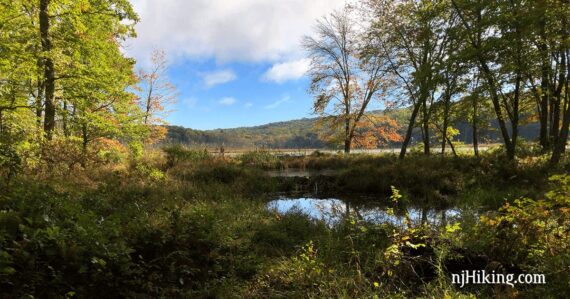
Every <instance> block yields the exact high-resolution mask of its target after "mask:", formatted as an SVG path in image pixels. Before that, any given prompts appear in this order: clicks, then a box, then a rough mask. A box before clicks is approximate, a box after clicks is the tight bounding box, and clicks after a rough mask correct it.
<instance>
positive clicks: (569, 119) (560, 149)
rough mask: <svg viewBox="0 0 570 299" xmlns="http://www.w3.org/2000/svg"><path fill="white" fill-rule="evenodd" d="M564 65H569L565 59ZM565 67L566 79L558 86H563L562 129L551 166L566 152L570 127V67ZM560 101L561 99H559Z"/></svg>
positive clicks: (565, 53) (564, 53)
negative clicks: (569, 89)
mask: <svg viewBox="0 0 570 299" xmlns="http://www.w3.org/2000/svg"><path fill="white" fill-rule="evenodd" d="M567 52H568V51H563V52H562V55H568V53H567ZM565 63H567V64H568V65H570V61H567V60H566V59H565ZM568 65H565V71H566V72H568V74H566V77H565V78H564V83H562V82H560V84H561V85H562V84H563V85H564V105H563V106H562V108H563V110H562V111H563V112H564V116H563V117H562V128H560V135H559V136H558V138H557V142H556V143H555V145H554V150H553V151H552V157H551V158H550V163H551V164H553V165H554V164H558V162H560V159H561V158H562V155H563V154H564V152H565V151H566V142H567V140H568V130H569V127H570V96H569V91H568V87H569V86H568V79H569V77H570V66H568ZM560 99H562V98H560Z"/></svg>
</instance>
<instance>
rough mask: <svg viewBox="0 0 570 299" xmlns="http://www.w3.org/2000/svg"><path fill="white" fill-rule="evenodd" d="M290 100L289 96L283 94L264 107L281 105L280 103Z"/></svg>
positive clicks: (270, 107) (269, 107) (272, 107)
mask: <svg viewBox="0 0 570 299" xmlns="http://www.w3.org/2000/svg"><path fill="white" fill-rule="evenodd" d="M290 100H291V97H289V96H283V97H282V98H281V99H280V100H277V101H275V102H273V103H271V104H269V105H267V106H265V109H275V108H277V107H279V106H281V104H283V103H287V102H289V101H290Z"/></svg>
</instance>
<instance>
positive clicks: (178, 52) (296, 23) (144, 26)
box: [126, 0, 344, 78]
mask: <svg viewBox="0 0 570 299" xmlns="http://www.w3.org/2000/svg"><path fill="white" fill-rule="evenodd" d="M343 3H344V0H278V1H276V0H192V1H188V0H160V1H158V0H134V1H133V5H134V7H135V10H136V11H137V13H138V14H139V16H140V17H141V22H140V23H139V24H137V27H136V29H137V33H138V38H136V39H134V40H130V41H129V42H128V43H127V49H126V50H127V53H129V54H130V55H132V56H134V57H135V58H138V59H145V57H146V56H148V53H150V51H151V49H152V48H160V49H164V50H165V51H166V52H167V54H168V55H169V56H170V57H174V58H175V59H176V58H178V57H186V58H193V59H200V58H214V59H215V60H216V61H218V62H220V63H224V62H230V61H239V62H273V63H281V62H284V61H291V60H294V59H299V58H300V57H302V56H303V55H302V50H301V47H300V39H301V37H302V36H303V35H306V34H309V33H311V30H312V28H313V25H314V24H315V20H316V19H317V18H320V17H321V16H323V15H326V14H328V13H329V12H331V11H332V10H333V9H334V8H338V7H341V6H342V5H343ZM275 76H276V78H279V76H278V75H275ZM289 76H292V75H291V74H289Z"/></svg>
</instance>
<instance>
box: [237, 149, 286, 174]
mask: <svg viewBox="0 0 570 299" xmlns="http://www.w3.org/2000/svg"><path fill="white" fill-rule="evenodd" d="M238 159H239V161H240V162H241V163H242V165H247V166H254V167H259V168H262V169H275V168H279V167H280V166H281V163H280V160H279V158H278V157H277V156H275V155H274V154H273V153H271V152H270V151H267V150H255V151H250V152H246V153H244V154H242V155H241V156H239V158H238Z"/></svg>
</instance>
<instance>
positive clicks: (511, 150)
mask: <svg viewBox="0 0 570 299" xmlns="http://www.w3.org/2000/svg"><path fill="white" fill-rule="evenodd" d="M479 65H480V66H481V69H482V71H483V74H484V75H485V79H486V80H487V84H488V86H489V93H490V94H491V101H492V102H493V108H494V110H495V114H496V116H497V122H498V123H499V128H500V129H501V135H502V137H503V141H504V143H505V147H506V149H507V158H508V159H509V160H514V158H515V150H516V144H514V143H513V142H512V140H511V138H510V136H509V131H508V130H507V124H506V122H505V119H504V118H503V112H502V111H501V100H500V98H499V95H498V94H497V86H496V85H495V80H494V79H493V74H492V73H491V70H490V69H489V66H488V65H487V63H486V62H485V61H483V60H482V59H479Z"/></svg>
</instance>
